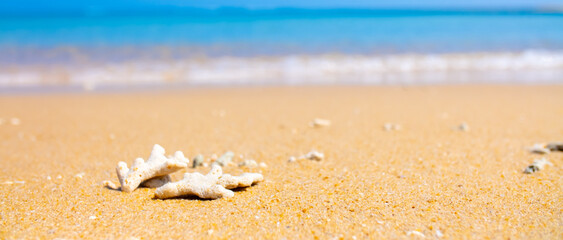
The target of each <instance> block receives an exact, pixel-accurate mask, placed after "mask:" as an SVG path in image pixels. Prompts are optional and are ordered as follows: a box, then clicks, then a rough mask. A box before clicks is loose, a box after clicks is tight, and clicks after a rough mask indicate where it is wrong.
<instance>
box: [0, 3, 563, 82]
mask: <svg viewBox="0 0 563 240" xmlns="http://www.w3.org/2000/svg"><path fill="white" fill-rule="evenodd" d="M562 73H563V3H562V2H561V1H560V0H476V1H447V0H420V1H408V0H399V1H383V0H382V1H367V0H365V1H364V0H356V1H335V0H322V1H321V0H309V1H294V0H291V1H278V0H271V1H259V0H248V1H236V0H213V1H179V0H164V1H149V0H143V1H130V0H124V1H110V0H98V1H85V0H78V1H76V0H75V1H63V0H55V1H41V0H22V1H2V2H0V89H1V90H3V92H10V91H18V90H21V89H38V90H41V89H52V88H57V89H61V88H62V89H67V88H68V89H85V90H95V89H110V88H125V89H127V88H133V87H147V86H148V87H154V86H162V87H169V86H201V85H213V86H215V85H219V86H224V85H227V86H232V85H302V84H459V83H534V84H543V83H563V77H562V76H563V74H562Z"/></svg>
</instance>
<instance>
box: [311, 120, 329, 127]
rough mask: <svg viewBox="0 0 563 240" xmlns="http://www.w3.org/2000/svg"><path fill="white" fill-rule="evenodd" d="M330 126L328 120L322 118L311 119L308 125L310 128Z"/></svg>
mask: <svg viewBox="0 0 563 240" xmlns="http://www.w3.org/2000/svg"><path fill="white" fill-rule="evenodd" d="M330 124H331V122H330V120H327V119H322V118H315V119H313V121H312V122H311V123H310V124H309V125H310V126H311V127H328V126H330Z"/></svg>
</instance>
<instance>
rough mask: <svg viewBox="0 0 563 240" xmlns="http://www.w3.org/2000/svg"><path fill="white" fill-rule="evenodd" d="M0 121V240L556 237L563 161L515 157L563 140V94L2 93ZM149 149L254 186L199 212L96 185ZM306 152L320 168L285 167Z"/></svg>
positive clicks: (185, 202) (365, 90) (193, 205)
mask: <svg viewBox="0 0 563 240" xmlns="http://www.w3.org/2000/svg"><path fill="white" fill-rule="evenodd" d="M12 117H17V118H18V119H19V120H20V123H19V125H13V124H11V123H10V118H12ZM0 118H3V119H4V122H3V123H2V125H0V137H1V139H2V140H1V141H0V166H1V167H0V183H4V182H6V181H12V184H9V183H6V184H0V194H1V196H2V198H1V200H0V201H1V202H0V238H1V239H4V238H7V239H12V238H37V237H38V238H43V239H45V238H47V239H50V238H59V237H60V238H70V239H77V238H95V239H102V238H107V239H123V238H127V237H136V238H140V239H153V238H189V239H197V238H202V237H217V238H231V239H233V238H234V239H236V238H240V237H247V236H255V237H258V238H273V239H281V238H284V237H286V238H288V239H295V238H313V237H315V238H320V239H327V238H335V237H336V238H338V237H343V238H346V239H349V238H353V237H356V238H359V239H362V238H417V237H418V236H417V234H416V233H414V234H413V232H411V231H418V232H420V233H421V234H423V235H424V236H426V238H436V236H437V234H438V235H439V234H440V233H442V234H443V237H444V238H456V239H459V238H472V239H481V238H494V239H500V238H502V239H506V238H511V239H515V238H516V239H533V238H537V239H562V238H563V191H562V186H563V168H562V166H563V154H562V153H560V152H555V153H551V154H549V155H548V156H547V158H548V159H549V161H551V162H552V163H553V164H554V165H553V166H547V167H546V168H545V169H543V170H542V171H540V172H537V173H534V174H523V173H522V170H523V169H524V168H525V167H526V166H527V165H528V164H530V163H531V162H533V160H534V158H537V157H539V155H535V154H532V153H529V152H528V151H527V150H526V148H527V147H530V146H532V145H533V144H534V143H538V142H548V141H557V140H558V141H561V140H563V139H562V138H563V86H440V87H437V86H434V87H295V88H293V87H283V88H229V89H188V90H179V91H166V92H158V93H157V92H152V93H141V92H137V93H120V94H112V93H105V94H104V93H90V94H55V95H53V94H50V95H49V94H45V95H19V96H2V97H0ZM315 118H323V119H327V120H330V121H331V125H330V126H328V127H322V128H313V127H311V126H310V125H309V124H310V122H311V121H312V120H313V119H315ZM463 122H465V123H467V125H468V127H469V131H467V132H464V131H460V130H459V129H458V128H457V127H458V126H459V125H460V124H461V123H463ZM385 123H394V124H399V125H400V126H401V130H398V131H385V130H384V129H383V125H384V124H385ZM155 143H158V144H160V145H162V146H163V147H164V148H165V149H166V150H167V152H168V153H173V152H174V151H176V150H182V151H183V152H184V153H185V154H186V156H187V157H189V158H193V157H194V156H195V155H196V154H199V153H201V154H204V156H205V157H206V158H209V156H210V155H212V154H217V155H220V154H222V153H223V152H225V151H227V150H231V151H233V152H235V153H236V156H237V157H236V158H235V162H236V163H238V162H241V161H242V160H244V159H255V160H257V161H258V162H265V163H266V164H267V165H268V167H267V168H265V169H264V168H254V169H243V168H239V167H238V166H231V167H226V168H225V169H224V171H225V173H230V174H240V173H242V172H243V171H246V172H249V171H250V172H252V171H255V172H261V173H262V174H264V177H265V181H264V182H262V183H260V184H258V185H256V186H253V187H250V188H247V189H245V190H241V191H237V192H235V196H234V197H233V198H228V199H219V200H212V201H210V200H198V199H194V198H184V199H171V200H156V199H154V189H146V188H141V189H137V190H136V191H134V192H133V193H122V192H119V191H114V190H110V189H107V188H104V187H102V185H101V182H102V181H103V180H113V181H114V182H117V178H116V174H115V166H116V164H117V162H118V161H126V162H127V163H128V164H131V162H132V161H133V160H134V158H136V157H143V158H145V159H146V157H148V155H149V154H150V150H151V148H152V146H153V144H155ZM311 150H317V151H319V152H322V153H324V154H325V159H324V160H323V161H320V162H316V161H309V160H299V161H297V162H294V163H288V161H287V160H288V158H289V157H290V156H300V155H303V154H306V153H308V152H309V151H311ZM239 154H243V155H244V159H241V158H240V157H238V156H239ZM208 170H209V168H198V169H196V171H200V172H201V173H206V172H207V171H208ZM186 171H189V172H192V171H194V170H193V169H191V168H190V169H187V170H183V171H180V172H177V173H174V174H173V176H172V177H173V179H175V180H179V179H180V178H181V176H182V175H183V173H184V172H186ZM80 173H83V176H82V178H80V177H75V175H76V174H80ZM49 177H50V180H49V179H48V178H49ZM16 181H25V183H21V182H16ZM408 233H411V234H410V235H409V234H408Z"/></svg>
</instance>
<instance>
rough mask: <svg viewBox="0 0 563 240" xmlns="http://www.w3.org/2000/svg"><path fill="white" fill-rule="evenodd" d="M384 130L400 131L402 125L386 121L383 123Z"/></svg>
mask: <svg viewBox="0 0 563 240" xmlns="http://www.w3.org/2000/svg"><path fill="white" fill-rule="evenodd" d="M383 130H385V131H388V132H389V131H399V130H401V125H399V124H395V123H385V124H383Z"/></svg>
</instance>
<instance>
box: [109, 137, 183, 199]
mask: <svg viewBox="0 0 563 240" xmlns="http://www.w3.org/2000/svg"><path fill="white" fill-rule="evenodd" d="M164 153H165V151H164V148H162V147H161V146H160V145H158V144H155V145H154V147H153V149H152V152H151V155H150V157H149V159H148V160H147V161H146V162H145V161H144V160H143V159H142V158H137V159H135V161H134V162H133V165H131V169H129V168H128V167H127V163H125V162H119V163H118V164H117V169H116V171H117V177H118V178H119V182H120V183H121V191H124V192H132V191H133V190H135V189H136V188H137V187H139V185H141V183H143V182H145V181H147V180H151V179H153V178H158V177H160V178H158V179H155V180H151V181H150V182H148V183H147V185H148V186H153V187H154V186H160V185H162V184H163V183H165V182H166V181H167V180H168V181H169V180H170V178H169V177H168V178H166V177H164V178H162V177H163V176H166V175H168V174H170V173H173V172H176V171H178V170H180V169H182V168H186V167H188V162H189V160H188V159H186V158H185V157H184V154H183V153H182V152H180V151H177V152H176V153H174V156H173V157H169V158H167V157H166V156H164Z"/></svg>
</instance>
